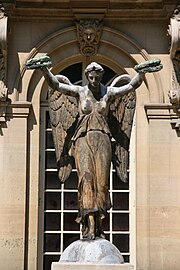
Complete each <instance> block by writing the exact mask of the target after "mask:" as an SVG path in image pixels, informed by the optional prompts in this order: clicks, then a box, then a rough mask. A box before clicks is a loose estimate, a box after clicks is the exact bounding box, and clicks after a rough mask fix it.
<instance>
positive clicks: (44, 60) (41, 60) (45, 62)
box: [25, 56, 52, 69]
mask: <svg viewBox="0 0 180 270" xmlns="http://www.w3.org/2000/svg"><path fill="white" fill-rule="evenodd" d="M51 65H52V62H51V59H50V57H49V56H41V57H36V58H31V59H29V60H28V61H27V62H26V64H25V67H26V69H41V68H43V67H51Z"/></svg>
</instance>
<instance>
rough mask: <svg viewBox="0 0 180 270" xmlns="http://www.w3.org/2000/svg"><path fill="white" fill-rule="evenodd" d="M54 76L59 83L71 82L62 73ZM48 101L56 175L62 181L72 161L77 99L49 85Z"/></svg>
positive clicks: (66, 176)
mask: <svg viewBox="0 0 180 270" xmlns="http://www.w3.org/2000/svg"><path fill="white" fill-rule="evenodd" d="M56 78H57V79H58V80H59V81H60V82H61V83H66V84H71V82H70V81H69V79H68V78H67V77H65V76H63V75H56ZM48 102H49V114H50V120H51V126H52V134H53V141H54V147H55V152H56V160H57V166H58V176H59V179H60V181H61V182H64V181H65V180H66V179H67V178H68V177H69V175H70V173H71V170H72V166H73V163H74V158H73V155H72V151H71V146H72V145H71V138H72V136H73V134H74V131H75V126H76V121H77V117H78V105H77V99H76V98H75V97H71V96H67V95H64V94H61V93H60V92H58V91H55V90H53V89H52V88H50V87H49V91H48Z"/></svg>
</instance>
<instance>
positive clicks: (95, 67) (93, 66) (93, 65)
mask: <svg viewBox="0 0 180 270" xmlns="http://www.w3.org/2000/svg"><path fill="white" fill-rule="evenodd" d="M91 71H98V72H100V73H102V74H103V73H104V69H103V67H102V66H101V65H99V64H97V63H96V62H92V63H91V64H89V65H88V66H87V67H86V69H85V71H84V73H85V75H86V76H87V74H88V73H89V72H91Z"/></svg>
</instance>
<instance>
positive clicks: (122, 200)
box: [113, 192, 129, 210]
mask: <svg viewBox="0 0 180 270" xmlns="http://www.w3.org/2000/svg"><path fill="white" fill-rule="evenodd" d="M113 209H114V210H128V209H129V193H125V192H114V193H113Z"/></svg>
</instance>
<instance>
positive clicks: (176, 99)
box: [168, 5, 180, 117]
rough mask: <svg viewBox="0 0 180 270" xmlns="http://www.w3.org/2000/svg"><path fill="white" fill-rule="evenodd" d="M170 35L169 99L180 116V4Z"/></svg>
mask: <svg viewBox="0 0 180 270" xmlns="http://www.w3.org/2000/svg"><path fill="white" fill-rule="evenodd" d="M168 34H169V36H170V42H171V44H170V57H171V61H172V84H171V90H170V91H169V99H170V102H171V104H172V105H173V107H174V110H175V112H176V114H177V115H178V117H180V5H178V6H177V8H176V9H175V10H174V13H173V16H172V18H171V20H170V25H169V29H168Z"/></svg>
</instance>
